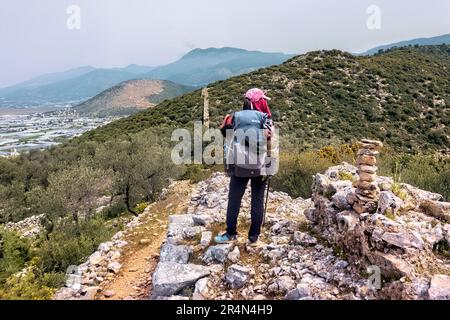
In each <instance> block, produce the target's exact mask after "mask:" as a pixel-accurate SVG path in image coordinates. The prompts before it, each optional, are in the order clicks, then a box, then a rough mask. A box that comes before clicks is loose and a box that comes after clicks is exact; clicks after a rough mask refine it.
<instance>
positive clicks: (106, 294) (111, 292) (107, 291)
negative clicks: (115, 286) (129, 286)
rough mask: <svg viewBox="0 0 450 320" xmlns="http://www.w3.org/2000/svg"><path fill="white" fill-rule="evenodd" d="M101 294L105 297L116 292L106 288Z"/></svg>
mask: <svg viewBox="0 0 450 320" xmlns="http://www.w3.org/2000/svg"><path fill="white" fill-rule="evenodd" d="M103 295H104V296H105V298H112V297H114V296H115V295H116V292H115V291H114V290H106V291H105V292H103Z"/></svg>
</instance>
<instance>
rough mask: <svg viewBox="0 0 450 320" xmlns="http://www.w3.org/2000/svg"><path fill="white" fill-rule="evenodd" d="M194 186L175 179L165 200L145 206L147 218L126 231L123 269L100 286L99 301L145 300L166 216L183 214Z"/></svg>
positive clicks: (157, 256) (156, 259)
mask: <svg viewBox="0 0 450 320" xmlns="http://www.w3.org/2000/svg"><path fill="white" fill-rule="evenodd" d="M192 190H193V185H192V184H190V183H189V182H187V181H179V182H176V183H175V184H174V185H173V186H171V188H169V191H168V193H167V194H166V196H165V199H164V200H161V201H158V202H155V203H154V204H152V205H150V206H149V207H148V208H147V213H146V217H147V218H146V219H145V220H143V221H142V222H141V223H140V224H139V225H138V226H137V227H135V228H133V230H132V231H130V232H129V233H128V234H126V241H127V242H128V245H127V246H126V247H125V248H124V252H126V253H125V254H124V255H123V256H122V259H121V261H120V262H121V263H122V269H121V271H120V272H119V274H117V275H116V276H115V277H114V278H113V279H112V280H111V281H109V282H107V283H105V284H104V285H102V292H103V293H106V294H107V295H112V296H111V297H105V295H104V294H102V295H100V296H98V297H97V299H100V300H135V299H146V298H148V297H149V295H150V294H151V275H152V274H153V272H154V270H155V268H156V265H157V263H158V259H159V250H160V247H161V244H162V242H163V241H164V239H165V238H166V232H167V225H168V217H169V215H171V214H174V213H176V214H181V213H185V212H186V210H187V205H188V203H189V199H190V195H191V193H192Z"/></svg>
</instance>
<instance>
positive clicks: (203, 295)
mask: <svg viewBox="0 0 450 320" xmlns="http://www.w3.org/2000/svg"><path fill="white" fill-rule="evenodd" d="M208 282H209V279H208V278H203V279H200V280H198V281H197V282H196V283H195V289H194V293H193V296H192V299H193V300H205V299H207V298H208V294H209V289H208Z"/></svg>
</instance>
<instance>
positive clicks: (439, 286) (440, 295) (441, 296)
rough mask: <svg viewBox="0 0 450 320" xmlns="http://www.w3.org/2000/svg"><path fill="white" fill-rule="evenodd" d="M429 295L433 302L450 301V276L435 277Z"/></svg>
mask: <svg viewBox="0 0 450 320" xmlns="http://www.w3.org/2000/svg"><path fill="white" fill-rule="evenodd" d="M428 295H429V297H430V299H431V300H450V276H446V275H436V276H434V277H433V278H432V279H431V285H430V289H429V290H428Z"/></svg>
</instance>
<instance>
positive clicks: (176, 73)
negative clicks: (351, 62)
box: [0, 47, 291, 107]
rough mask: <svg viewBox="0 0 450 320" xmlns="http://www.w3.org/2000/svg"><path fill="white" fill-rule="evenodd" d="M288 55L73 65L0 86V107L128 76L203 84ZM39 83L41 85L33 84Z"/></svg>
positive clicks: (68, 98) (75, 97) (75, 94)
mask: <svg viewBox="0 0 450 320" xmlns="http://www.w3.org/2000/svg"><path fill="white" fill-rule="evenodd" d="M290 57H291V55H285V54H282V53H265V52H260V51H248V50H245V49H238V48H231V47H225V48H209V49H194V50H191V51H190V52H188V53H187V54H186V55H184V56H183V57H182V58H181V59H179V60H177V61H175V62H172V63H169V64H166V65H163V66H159V67H148V66H141V65H136V64H130V65H128V66H126V67H122V68H94V67H82V68H76V69H71V70H67V71H64V72H61V73H55V74H48V75H43V76H40V77H44V78H45V79H47V81H46V82H44V83H42V80H39V78H40V77H36V78H33V79H31V80H28V81H25V82H23V83H19V84H16V85H14V86H11V87H7V88H1V89H0V107H2V106H3V107H18V106H19V107H20V106H36V105H46V104H74V103H75V104H77V103H81V102H83V101H86V100H88V99H90V98H92V97H94V96H95V95H97V94H99V93H101V92H102V91H104V90H106V89H108V88H110V87H112V86H114V85H117V84H119V83H120V82H123V81H127V80H132V79H150V80H168V81H171V82H175V83H180V84H181V85H185V86H199V85H205V84H208V83H211V82H215V81H217V80H222V79H226V78H229V77H231V76H234V75H238V74H242V73H246V72H249V71H253V70H255V69H258V68H261V67H266V66H269V65H274V64H278V63H281V62H283V61H285V60H287V59H288V58H290ZM78 69H80V70H78ZM71 75H72V76H71ZM52 79H54V81H52ZM40 81H41V82H40ZM27 83H28V84H30V83H31V84H33V83H34V84H35V85H33V86H30V85H27ZM39 83H42V85H37V84H39Z"/></svg>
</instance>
